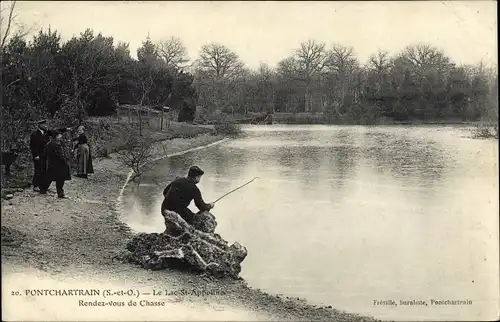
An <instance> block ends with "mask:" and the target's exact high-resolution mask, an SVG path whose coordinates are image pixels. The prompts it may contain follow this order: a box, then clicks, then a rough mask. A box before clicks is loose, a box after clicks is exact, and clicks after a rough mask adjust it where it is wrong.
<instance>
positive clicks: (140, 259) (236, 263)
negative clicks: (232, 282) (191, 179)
mask: <svg viewBox="0 0 500 322" xmlns="http://www.w3.org/2000/svg"><path fill="white" fill-rule="evenodd" d="M163 217H164V219H165V226H166V229H165V232H164V233H162V234H157V233H153V234H145V233H142V234H139V235H136V236H134V237H133V238H132V239H131V240H130V241H129V242H128V244H127V249H128V251H129V252H130V256H129V258H128V259H129V261H130V262H133V263H137V264H139V265H141V266H142V267H143V268H146V269H153V270H159V269H165V268H177V269H182V270H187V271H198V272H204V273H206V274H209V275H212V276H215V277H221V278H222V277H230V278H234V279H238V274H239V273H240V271H241V263H242V262H243V260H244V259H245V258H246V256H247V250H246V248H245V247H243V246H242V245H240V244H239V243H237V242H235V243H233V244H232V245H229V243H228V242H227V241H225V240H224V239H222V237H221V236H220V235H218V234H215V233H214V231H215V227H216V226H217V222H216V220H215V217H214V216H213V215H212V214H211V213H209V212H203V213H200V214H197V215H196V216H195V222H194V223H193V226H191V225H190V224H188V223H187V222H186V221H185V220H184V219H182V217H180V216H179V215H178V214H177V213H175V212H173V211H165V212H164V213H163Z"/></svg>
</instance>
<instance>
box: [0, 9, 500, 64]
mask: <svg viewBox="0 0 500 322" xmlns="http://www.w3.org/2000/svg"><path fill="white" fill-rule="evenodd" d="M4 5H5V2H4V4H3V6H4ZM496 7H497V4H496V2H495V1H440V2H438V1H436V2H434V1H422V2H420V1H402V2H397V1H391V2H378V1H370V2H361V1H359V2H358V1H356V2H355V1H352V2H349V1H346V2H343V1H335V2H326V1H318V2H316V1H303V2H302V1H279V2H273V1H259V2H257V1H255V2H254V1H248V2H236V1H235V2H225V1H224V2H218V1H202V2H194V1H189V2H181V1H173V2H161V1H152V2H149V1H109V2H99V1H96V2H79V1H66V2H64V1H61V2H60V1H57V2H56V1H19V2H18V3H17V8H18V15H19V19H20V21H22V22H23V23H25V24H27V25H35V26H36V27H38V28H40V27H43V28H47V27H48V26H51V27H52V29H56V30H57V31H59V33H60V34H61V35H62V36H63V39H69V38H71V37H72V36H73V35H79V34H80V32H83V31H84V30H85V29H86V28H91V29H94V31H96V32H102V34H103V35H104V36H112V37H113V38H114V40H115V43H116V42H117V41H125V42H128V43H130V48H131V52H132V55H133V56H135V53H136V50H137V48H138V47H139V46H140V45H141V43H142V41H143V40H145V39H146V37H147V36H148V34H149V36H150V38H151V40H152V41H153V42H156V41H160V40H162V39H167V38H168V37H170V36H176V37H179V38H181V39H182V40H183V42H184V44H185V46H186V47H187V49H188V53H189V56H190V58H192V59H195V58H197V57H198V55H199V50H200V48H201V46H202V45H204V44H208V43H212V42H217V43H221V44H223V45H225V46H227V47H228V48H230V49H231V50H233V51H234V52H236V53H237V54H238V55H239V57H240V58H241V59H242V61H243V62H244V63H245V64H246V65H247V66H249V67H251V68H255V67H257V66H258V65H259V64H260V63H261V62H262V63H267V64H268V65H270V66H271V67H275V66H276V64H277V62H278V61H279V60H281V59H283V58H286V57H288V56H290V55H291V54H293V51H294V50H295V49H296V48H298V47H299V45H300V43H301V42H303V41H306V40H308V39H313V40H316V41H318V42H324V43H326V45H327V48H328V47H329V46H331V45H333V44H334V43H337V44H342V45H346V46H352V47H353V48H354V51H355V53H356V56H357V57H358V58H359V59H360V60H361V61H362V62H364V61H366V60H367V59H368V57H369V56H370V55H371V54H373V53H375V52H377V50H379V49H384V50H387V51H388V52H389V53H391V54H393V53H397V52H399V51H401V50H402V49H403V48H404V47H405V46H407V45H410V44H414V43H427V44H431V45H434V46H437V47H439V48H441V49H443V50H444V52H445V54H447V55H448V56H450V57H451V58H452V59H453V60H454V61H455V62H456V63H458V64H462V63H464V64H473V63H476V62H478V61H480V60H483V61H484V62H485V63H487V64H496V63H497V61H498V60H497V14H496V13H497V10H496V9H497V8H496Z"/></svg>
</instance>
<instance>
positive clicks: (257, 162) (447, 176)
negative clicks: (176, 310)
mask: <svg viewBox="0 0 500 322" xmlns="http://www.w3.org/2000/svg"><path fill="white" fill-rule="evenodd" d="M246 131H247V134H248V135H247V137H245V138H243V139H239V140H233V141H229V142H226V143H224V144H222V145H218V146H213V147H210V148H207V149H205V150H199V151H195V152H193V153H189V154H185V155H181V156H177V157H174V158H171V159H170V160H165V161H164V162H161V163H159V164H158V165H157V166H156V167H155V169H154V171H152V172H150V173H147V174H146V175H145V176H144V178H143V179H142V180H143V181H142V183H147V184H149V185H145V186H142V185H140V186H138V187H137V186H136V187H129V188H128V190H127V195H126V198H125V201H126V203H129V204H130V205H134V202H135V201H134V200H136V199H140V200H141V201H140V202H135V206H134V207H133V208H132V209H134V210H133V211H130V212H129V213H127V214H126V215H127V217H126V218H125V219H126V220H127V222H129V223H131V224H132V226H133V225H134V224H135V227H139V228H140V229H142V230H144V229H145V227H144V225H146V224H147V222H148V220H149V221H150V224H149V227H150V228H148V229H150V230H155V229H156V230H157V231H162V230H163V222H162V219H161V216H160V213H159V209H160V203H161V199H162V196H161V191H162V189H163V188H164V186H165V185H166V184H167V183H168V181H170V180H171V179H173V178H174V177H175V176H178V175H185V173H186V171H187V169H188V168H189V166H191V165H192V164H197V165H198V166H200V167H201V168H203V169H204V170H205V171H206V175H205V176H204V178H203V179H202V181H201V182H200V189H201V190H202V192H203V195H204V196H205V199H206V200H207V201H212V200H215V199H216V198H217V197H219V196H220V195H222V194H224V193H226V192H227V191H229V190H231V189H233V188H235V187H236V186H238V185H240V184H243V183H244V182H246V181H248V180H250V179H252V178H253V177H255V176H259V177H260V179H259V180H257V181H255V182H254V183H252V184H251V185H249V186H247V187H245V188H244V189H242V190H240V191H238V192H236V193H234V194H233V195H230V196H228V197H227V198H225V199H223V200H221V201H220V202H219V203H218V204H217V206H216V208H215V210H214V214H215V215H216V216H217V217H218V222H219V226H218V232H219V233H220V234H221V235H223V236H225V237H226V238H228V239H229V240H238V241H240V242H241V243H242V244H244V245H245V246H246V247H247V248H248V249H249V256H248V257H247V259H246V260H245V262H244V264H243V272H242V275H243V277H245V278H246V279H247V280H248V281H249V282H250V284H252V285H254V286H256V287H260V288H263V289H268V290H270V291H272V292H282V293H286V294H289V295H292V296H305V297H307V298H308V299H310V300H311V301H314V302H318V303H325V304H333V305H335V306H336V307H338V308H340V309H345V310H351V311H356V312H360V313H363V312H364V313H368V314H375V315H377V316H379V317H382V318H388V319H405V318H406V319H413V320H415V319H417V320H419V319H425V318H433V317H435V316H436V311H435V310H432V309H427V310H423V309H418V308H408V309H401V310H398V311H394V310H391V309H390V308H387V307H386V308H382V307H376V308H374V307H373V306H372V305H371V303H372V301H373V299H387V298H396V299H400V298H401V299H406V298H408V299H412V298H413V299H421V298H423V299H427V298H429V297H432V298H436V297H439V298H454V296H456V294H463V295H460V296H465V297H468V298H474V299H475V301H477V302H476V303H478V304H477V305H476V306H471V307H461V308H456V307H455V308H453V309H454V310H451V309H449V310H448V308H441V309H440V310H441V311H439V314H440V315H441V316H442V315H443V314H449V315H447V316H448V317H451V319H454V318H458V317H461V318H464V317H474V318H477V317H478V316H480V314H482V313H481V312H485V311H487V308H488V306H487V304H488V303H491V301H490V302H488V301H485V300H484V299H485V298H489V299H497V298H498V292H497V290H496V289H494V287H493V286H494V285H496V284H494V283H493V284H492V283H491V282H487V280H495V281H498V276H496V275H495V270H494V268H495V267H498V265H496V264H494V265H492V264H491V262H487V264H486V262H485V261H484V258H488V257H489V255H488V254H490V255H491V254H492V253H493V254H498V245H496V243H494V240H495V239H494V238H490V239H484V236H488V235H490V236H497V233H495V230H494V228H491V227H497V226H498V214H497V212H498V183H497V180H496V178H497V177H498V170H497V163H496V162H497V161H496V159H497V158H498V147H497V145H496V143H494V142H491V143H488V142H487V141H481V140H470V139H467V138H464V137H462V135H461V130H457V129H455V128H452V127H449V128H441V129H439V128H431V127H408V128H401V127H335V126H334V127H329V126H266V127H259V126H254V127H249V128H247V129H246ZM479 156H480V158H479ZM479 160H480V162H478V161H479ZM154 183H157V184H154ZM193 210H195V209H193ZM145 218H146V219H145ZM495 234H496V235H495ZM481 236H483V237H481ZM495 265H496V266H495ZM478 276H484V277H483V278H479V277H478ZM472 280H474V281H475V282H474V283H471V282H470V281H472ZM474 296H476V297H474ZM453 314H455V315H453Z"/></svg>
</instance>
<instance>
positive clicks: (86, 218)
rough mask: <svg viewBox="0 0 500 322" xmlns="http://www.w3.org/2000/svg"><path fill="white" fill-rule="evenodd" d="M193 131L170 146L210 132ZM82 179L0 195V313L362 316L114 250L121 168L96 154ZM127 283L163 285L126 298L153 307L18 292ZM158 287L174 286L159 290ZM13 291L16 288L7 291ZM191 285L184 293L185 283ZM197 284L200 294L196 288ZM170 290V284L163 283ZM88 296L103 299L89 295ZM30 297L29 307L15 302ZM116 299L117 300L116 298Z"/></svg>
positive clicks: (119, 241)
mask: <svg viewBox="0 0 500 322" xmlns="http://www.w3.org/2000/svg"><path fill="white" fill-rule="evenodd" d="M219 139H220V138H217V137H210V136H208V135H202V136H199V137H196V138H192V139H175V140H171V141H169V142H168V143H167V144H168V151H169V154H172V153H175V152H180V151H183V150H186V149H189V148H193V147H196V146H200V145H205V144H208V143H210V142H214V141H216V140H219ZM94 168H95V174H94V175H92V176H90V178H89V179H88V180H85V179H79V178H73V180H71V181H69V182H67V183H66V186H65V190H66V195H67V196H68V197H69V198H70V199H66V200H60V199H57V198H56V195H55V191H54V190H55V187H53V186H52V188H51V190H52V191H49V193H48V195H46V196H42V195H39V194H37V193H35V192H32V191H31V190H29V189H27V190H25V191H23V192H20V193H17V194H16V195H15V196H14V198H13V199H11V200H9V201H5V200H2V281H3V283H2V284H3V291H4V294H5V295H4V297H3V300H2V307H3V310H2V311H3V312H4V313H3V320H11V319H22V320H29V319H35V318H36V319H38V320H51V319H58V320H75V319H76V320H81V319H82V318H83V319H93V320H103V319H109V320H124V319H136V320H137V319H148V320H277V319H279V320H335V321H366V320H371V319H369V318H365V317H360V316H357V315H353V314H347V313H341V312H338V311H336V310H334V309H331V308H319V307H315V306H310V305H307V304H306V303H305V302H304V301H302V300H297V299H293V300H292V299H282V298H279V297H276V296H270V295H267V294H265V293H263V292H260V291H258V290H253V289H251V288H249V287H247V286H246V285H245V283H244V282H243V281H217V280H213V279H209V278H207V277H202V276H194V275H190V274H186V273H182V272H178V271H170V270H169V271H157V272H154V271H147V270H144V269H142V268H139V267H136V266H133V265H130V264H124V263H122V262H121V261H120V260H119V257H120V254H123V252H124V251H125V244H126V242H127V240H128V238H130V236H131V232H130V230H129V229H128V228H127V227H126V226H125V225H124V224H122V223H121V222H120V221H118V219H117V209H118V208H117V199H118V195H119V192H120V188H121V187H122V186H123V183H124V182H125V180H126V178H127V176H128V171H127V169H123V167H121V166H120V165H119V164H118V163H117V162H116V161H115V160H114V159H113V158H110V159H99V160H95V164H94ZM68 287H71V288H77V287H79V288H87V289H88V288H90V287H95V288H97V289H103V288H109V289H113V290H115V289H116V290H118V289H127V290H128V289H133V290H139V291H140V292H141V294H142V293H144V292H148V293H151V292H152V290H153V289H155V290H162V291H163V294H162V295H159V296H156V297H154V296H153V295H141V296H140V297H139V298H135V299H134V300H136V301H137V303H139V301H140V300H148V301H157V302H163V303H164V306H160V307H149V306H148V307H142V306H140V305H138V306H136V307H129V306H127V303H128V302H129V301H130V300H132V299H133V298H131V297H127V296H118V295H117V296H115V297H113V301H117V303H118V302H120V301H124V303H125V307H102V308H96V307H88V306H82V305H81V303H80V302H79V300H80V299H81V298H78V297H71V296H70V297H67V296H66V297H53V296H25V293H24V292H25V290H26V289H35V288H36V289H43V288H52V289H63V288H68ZM165 290H169V291H176V294H175V295H172V294H169V295H165V294H164V293H165ZM16 291H19V292H21V295H19V296H16V295H13V293H12V292H16ZM194 291H195V292H197V293H198V294H197V295H193V294H192V293H193V292H194ZM200 292H201V293H203V294H200ZM172 293H175V292H172ZM83 300H88V301H95V300H99V301H101V300H102V301H107V300H106V299H102V297H100V298H98V297H90V298H87V299H85V298H84V299H83ZM27 303H30V305H31V304H33V305H34V309H33V310H26V309H22V308H21V305H26V304H27ZM116 305H118V304H116Z"/></svg>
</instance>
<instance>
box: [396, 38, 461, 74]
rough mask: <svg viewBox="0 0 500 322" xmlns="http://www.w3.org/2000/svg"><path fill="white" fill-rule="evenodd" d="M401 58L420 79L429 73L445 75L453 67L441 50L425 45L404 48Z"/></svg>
mask: <svg viewBox="0 0 500 322" xmlns="http://www.w3.org/2000/svg"><path fill="white" fill-rule="evenodd" d="M401 58H402V59H403V60H404V61H405V62H406V63H407V64H408V65H409V66H410V68H411V70H412V72H413V73H414V74H416V75H418V76H420V77H422V76H423V75H425V74H426V73H428V72H430V71H437V72H438V73H439V74H441V75H447V74H448V73H449V72H450V70H451V67H452V66H453V64H452V63H451V60H450V58H448V57H447V56H445V54H444V52H443V51H442V50H440V49H438V48H436V47H434V46H431V45H427V44H417V45H411V46H408V47H406V48H405V49H404V50H403V52H402V54H401Z"/></svg>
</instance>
